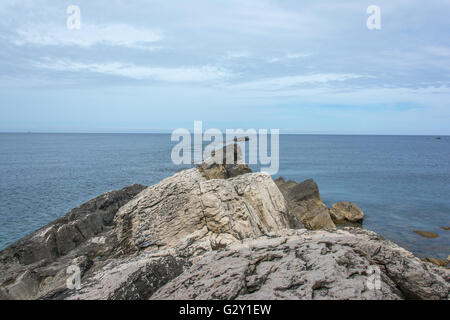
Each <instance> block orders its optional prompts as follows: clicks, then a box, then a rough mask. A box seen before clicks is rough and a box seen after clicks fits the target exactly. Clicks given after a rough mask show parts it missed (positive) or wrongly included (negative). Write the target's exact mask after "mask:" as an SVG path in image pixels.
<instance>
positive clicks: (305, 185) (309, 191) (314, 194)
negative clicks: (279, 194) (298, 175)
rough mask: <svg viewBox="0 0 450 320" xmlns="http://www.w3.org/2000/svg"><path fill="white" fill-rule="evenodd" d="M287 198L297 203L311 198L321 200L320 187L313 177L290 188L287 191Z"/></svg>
mask: <svg viewBox="0 0 450 320" xmlns="http://www.w3.org/2000/svg"><path fill="white" fill-rule="evenodd" d="M286 199H287V200H288V201H290V202H296V203H299V202H302V201H306V200H311V199H312V200H319V201H320V200H321V198H320V193H319V187H318V186H317V183H316V182H315V181H314V180H312V179H309V180H306V181H303V182H301V183H298V184H296V185H294V186H292V187H290V188H288V190H287V191H286Z"/></svg>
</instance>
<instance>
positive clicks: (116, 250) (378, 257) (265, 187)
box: [0, 149, 450, 299]
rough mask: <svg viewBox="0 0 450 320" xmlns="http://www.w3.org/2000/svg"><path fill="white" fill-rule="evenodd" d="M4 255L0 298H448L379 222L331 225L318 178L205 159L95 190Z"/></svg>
mask: <svg viewBox="0 0 450 320" xmlns="http://www.w3.org/2000/svg"><path fill="white" fill-rule="evenodd" d="M232 150H233V155H234V150H235V149H232ZM211 163H212V162H211ZM227 165H235V163H232V164H227ZM207 170H208V168H207ZM305 227H306V228H307V229H321V230H307V229H305ZM325 229H326V230H325ZM0 262H1V265H2V268H1V270H0V298H1V299H180V298H181V299H408V298H415V299H448V298H449V282H450V271H449V270H448V269H446V268H444V267H439V266H435V265H433V264H430V263H428V262H424V261H421V260H420V259H418V258H416V257H414V255H413V254H412V253H410V252H408V251H406V250H405V249H402V248H400V247H399V246H397V245H395V244H394V243H392V242H390V241H388V240H385V239H383V238H382V237H380V236H379V235H377V234H376V233H374V232H371V231H367V230H363V229H361V228H344V229H339V230H338V229H336V228H335V226H334V223H333V221H332V220H331V216H330V210H329V209H328V208H327V207H326V205H325V204H323V202H322V200H321V197H320V193H319V190H318V187H317V184H316V183H315V182H314V181H313V180H307V181H305V182H304V183H300V184H298V183H296V182H289V181H288V182H285V181H284V179H283V180H282V179H277V180H276V181H275V182H274V181H273V180H272V178H271V177H270V175H268V174H266V173H250V172H249V173H247V172H238V174H237V175H235V176H230V175H228V174H227V175H226V176H220V178H214V177H211V176H208V175H207V176H205V172H204V171H202V169H201V168H193V169H189V170H185V171H181V172H178V173H176V174H175V175H173V176H171V177H169V178H167V179H165V180H163V181H161V182H160V183H158V184H156V185H153V186H150V187H144V186H140V185H134V186H130V187H127V188H125V189H122V190H120V191H115V192H112V193H107V194H105V195H102V196H100V197H97V198H95V199H93V200H91V201H89V202H88V203H86V204H84V205H81V206H80V207H78V208H76V209H74V210H72V212H70V213H69V214H67V215H66V216H64V217H63V218H60V219H58V220H56V221H54V222H52V223H50V224H49V225H47V226H45V227H43V228H41V229H39V230H38V231H36V232H35V233H33V234H31V235H30V236H28V237H25V238H24V239H22V240H19V241H18V242H16V243H15V244H13V245H11V246H10V247H8V248H6V249H4V250H3V251H1V252H0ZM69 266H75V267H77V268H79V270H80V277H81V288H80V289H70V288H68V287H67V285H66V281H67V279H68V274H67V268H68V267H69ZM373 270H376V271H377V273H376V276H379V281H378V282H373V280H374V278H373V276H374V274H373V272H372V271H373ZM376 283H379V284H381V285H380V287H379V288H375V289H374V287H373V285H374V284H376Z"/></svg>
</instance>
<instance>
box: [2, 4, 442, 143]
mask: <svg viewBox="0 0 450 320" xmlns="http://www.w3.org/2000/svg"><path fill="white" fill-rule="evenodd" d="M372 4H375V5H378V6H380V7H381V17H382V25H381V27H382V28H381V30H368V29H367V27H366V20H367V18H368V14H367V13H366V9H367V7H368V6H369V5H372ZM69 5H78V6H79V7H80V8H81V29H80V30H68V29H67V27H66V20H67V18H68V17H69V14H67V13H66V10H67V7H68V6H69ZM449 12H450V1H449V0H431V1H427V2H426V4H425V3H424V2H423V1H418V0H396V1H386V0H379V1H378V0H377V1H362V0H353V1H350V0H345V1H321V0H317V1H298V0H283V1H282V0H240V1H237V0H215V1H211V0H189V1H181V0H168V1H163V0H152V1H148V0H147V1H143V0H142V1H125V0H123V1H121V0H108V1H106V0H95V1H92V0H78V1H64V0H60V1H52V0H2V1H1V2H0V17H1V19H0V44H1V48H2V50H1V51H0V70H1V73H0V83H1V87H0V131H41V132H42V131H44V132H60V131H62V132H72V131H74V132H148V131H154V130H170V129H174V128H178V127H186V128H191V127H192V125H193V121H194V120H203V121H204V126H205V127H209V128H211V127H217V128H220V129H225V128H238V127H242V128H279V129H282V132H300V133H345V134H346V133H375V134H439V135H444V134H450V106H449V101H450V38H449V37H448V35H449V34H450V22H449V20H448V13H449Z"/></svg>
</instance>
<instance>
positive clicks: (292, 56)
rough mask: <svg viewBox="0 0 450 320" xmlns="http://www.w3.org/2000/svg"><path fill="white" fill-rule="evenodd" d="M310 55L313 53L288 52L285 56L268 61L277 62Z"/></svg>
mask: <svg viewBox="0 0 450 320" xmlns="http://www.w3.org/2000/svg"><path fill="white" fill-rule="evenodd" d="M310 56H312V54H311V53H288V54H286V55H285V56H283V57H277V58H271V59H268V60H267V62H269V63H276V62H281V61H285V60H293V59H304V58H308V57H310Z"/></svg>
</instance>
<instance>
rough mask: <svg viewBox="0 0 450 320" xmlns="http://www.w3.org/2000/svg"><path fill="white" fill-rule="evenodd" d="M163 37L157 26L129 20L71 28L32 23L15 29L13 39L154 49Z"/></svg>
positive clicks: (66, 44)
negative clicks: (140, 26)
mask: <svg viewBox="0 0 450 320" xmlns="http://www.w3.org/2000/svg"><path fill="white" fill-rule="evenodd" d="M161 39H162V33H161V32H160V31H158V30H150V29H145V28H136V27H134V26H131V25H126V24H111V25H106V26H99V25H90V24H84V23H83V24H82V25H81V29H80V30H69V29H67V28H66V27H63V26H56V25H33V26H28V27H26V28H20V29H18V30H16V37H14V38H13V39H12V42H13V43H15V44H16V45H27V44H31V45H38V46H79V47H91V46H94V45H108V46H124V47H129V48H137V49H153V48H154V47H153V43H154V42H157V41H160V40H161Z"/></svg>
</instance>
